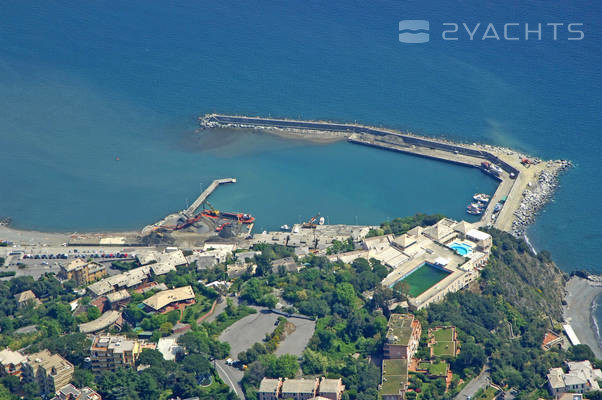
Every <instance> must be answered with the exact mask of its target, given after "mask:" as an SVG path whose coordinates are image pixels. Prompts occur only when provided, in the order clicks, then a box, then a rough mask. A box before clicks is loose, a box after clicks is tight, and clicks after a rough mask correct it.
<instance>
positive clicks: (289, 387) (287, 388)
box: [282, 378, 318, 394]
mask: <svg viewBox="0 0 602 400" xmlns="http://www.w3.org/2000/svg"><path fill="white" fill-rule="evenodd" d="M317 386H318V379H317V378H316V379H285V380H284V383H283V384H282V393H312V394H313V393H314V390H316V387H317Z"/></svg>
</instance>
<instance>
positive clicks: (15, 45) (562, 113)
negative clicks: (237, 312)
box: [0, 1, 602, 272]
mask: <svg viewBox="0 0 602 400" xmlns="http://www.w3.org/2000/svg"><path fill="white" fill-rule="evenodd" d="M446 5H447V3H445V2H443V1H433V2H430V3H429V4H428V5H425V4H424V2H418V1H407V2H397V1H377V2H375V3H373V4H371V5H370V6H365V7H366V8H364V6H363V5H362V4H361V3H348V2H345V1H332V2H329V3H328V4H325V3H324V2H318V1H309V2H285V3H278V2H254V1H250V2H235V3H231V4H230V5H224V4H213V3H211V4H200V3H198V2H180V3H178V4H177V5H168V4H167V3H159V2H142V1H132V2H127V3H124V4H120V5H119V6H117V5H114V4H111V5H108V4H107V3H105V2H99V1H91V2H46V1H44V2H42V1H38V2H36V1H33V2H26V3H23V2H22V3H18V2H13V3H8V2H5V3H3V4H1V5H0V11H1V13H2V15H3V17H4V18H3V23H2V24H0V149H2V153H1V156H0V170H1V171H2V173H1V175H0V176H1V178H0V183H1V184H2V189H1V195H0V215H9V216H11V217H13V219H14V225H15V226H17V227H22V228H38V229H53V230H54V229H58V230H64V231H83V230H109V229H111V230H112V229H136V228H139V227H141V226H143V225H145V224H147V223H149V222H152V221H154V220H156V219H157V218H158V217H160V216H162V215H164V214H166V213H167V212H170V211H173V210H176V209H181V208H183V207H184V206H185V205H186V199H187V198H188V200H189V201H192V198H194V196H196V195H197V194H198V192H199V189H200V185H207V184H208V183H209V182H210V181H211V180H212V179H215V178H218V177H224V176H236V177H237V178H239V183H237V184H236V185H232V186H230V187H226V188H220V189H219V190H218V191H217V192H216V193H215V195H214V196H212V198H211V201H212V202H213V203H214V205H215V206H216V207H219V208H222V209H235V210H244V211H248V212H251V213H253V214H255V215H256V216H257V218H258V229H263V228H274V227H277V226H279V225H281V224H283V223H289V224H290V223H293V222H297V221H298V220H299V219H306V218H308V217H309V216H311V215H313V214H314V213H315V212H317V211H320V212H321V213H322V214H323V215H326V216H328V217H329V220H330V222H331V223H336V222H346V223H355V222H358V223H364V224H368V223H378V222H381V221H382V220H385V219H387V218H393V217H395V216H399V215H407V214H413V213H415V212H418V211H423V212H441V213H445V214H448V215H450V216H451V217H454V218H462V217H465V214H464V207H465V205H466V204H467V202H468V201H469V200H470V195H471V194H472V193H475V192H491V190H493V187H494V183H493V182H492V181H490V180H489V179H488V178H487V177H485V176H484V175H481V174H480V173H478V172H477V171H470V170H466V169H463V168H460V167H455V166H450V165H448V164H442V163H437V162H429V161H426V160H421V159H419V158H413V157H410V156H403V155H400V154H394V153H387V152H384V151H377V150H374V149H368V148H362V147H359V146H354V145H349V144H346V143H336V144H332V145H315V144H310V143H305V142H297V141H285V140H283V139H280V138H275V137H271V136H266V135H257V134H253V135H244V134H241V133H240V132H239V133H232V132H221V133H219V136H216V133H215V132H213V133H212V132H203V133H201V134H200V135H197V134H195V129H196V127H197V126H196V117H197V116H198V115H199V114H202V113H206V112H213V111H219V112H224V113H240V114H256V115H257V114H259V115H270V114H271V115H273V116H285V117H302V118H307V119H314V118H325V119H332V120H338V121H358V122H363V123H366V124H373V125H384V126H389V127H392V128H400V129H410V130H413V131H415V132H418V133H423V134H429V135H437V136H439V135H441V136H446V137H450V138H454V139H457V140H468V141H482V142H487V143H492V144H500V145H506V146H510V147H513V148H517V149H519V150H524V151H526V152H529V153H531V154H534V155H537V156H541V157H544V158H566V159H571V160H573V161H574V162H575V168H574V169H572V170H570V171H569V172H568V173H567V174H565V175H564V176H563V177H562V179H561V186H560V188H559V190H558V192H557V194H556V197H555V201H554V202H553V203H551V204H549V205H548V206H547V207H546V208H545V209H544V211H543V213H542V214H541V215H540V216H539V217H538V220H537V223H536V224H535V225H534V226H533V227H532V228H531V229H530V231H529V236H530V238H531V241H532V242H533V244H534V245H535V247H536V248H538V249H542V248H545V249H550V250H551V251H552V253H553V256H554V258H555V260H556V261H557V262H558V264H559V265H560V266H561V268H563V269H565V270H572V269H575V268H581V267H588V268H590V269H593V270H595V271H597V272H602V266H601V265H599V264H598V259H599V257H598V256H599V248H600V242H601V240H602V232H600V229H599V221H600V220H601V217H602V211H601V209H600V207H599V206H598V204H600V200H599V199H600V198H601V196H602V190H601V189H600V188H601V187H602V182H601V180H602V179H601V178H600V173H599V172H598V171H599V163H600V153H601V150H602V149H601V145H600V142H601V141H600V136H599V135H600V131H601V129H600V128H601V123H600V109H601V96H602V90H601V89H602V88H601V86H602V85H601V80H602V78H601V75H600V67H599V66H600V65H601V61H602V56H601V53H600V51H599V50H600V44H601V40H600V29H599V21H600V20H601V18H600V17H601V16H602V12H601V10H600V7H601V6H600V4H598V3H596V4H590V3H589V2H586V1H576V2H572V3H571V4H570V5H569V4H566V5H564V3H562V4H551V3H549V2H534V3H530V4H524V3H523V2H518V1H516V2H506V3H499V5H483V4H482V2H477V1H468V2H463V3H461V4H459V5H456V6H455V7H453V9H451V8H450V7H446ZM577 10H582V11H577ZM402 19H427V20H430V23H431V30H432V32H431V41H430V42H429V43H425V44H419V45H418V44H415V45H409V44H403V43H399V41H398V22H399V20H402ZM516 21H520V22H521V23H523V22H529V23H531V24H537V23H538V22H541V23H544V24H545V23H547V22H564V23H569V22H582V23H583V24H584V28H583V29H584V31H585V38H584V40H582V41H567V40H565V39H566V31H565V30H564V31H561V33H560V34H559V37H560V38H561V40H557V41H554V40H552V39H551V36H550V32H549V31H545V30H544V35H543V40H541V41H537V40H530V41H524V40H519V41H513V42H509V41H483V40H474V41H470V40H468V39H467V36H466V34H464V35H463V36H462V38H463V39H462V40H458V41H455V42H447V41H442V40H441V37H440V32H437V30H439V31H440V30H441V29H440V28H441V24H442V23H444V22H456V23H459V24H461V23H462V22H467V23H468V24H471V26H474V24H476V23H479V22H480V23H482V24H484V25H485V24H487V23H489V22H492V23H494V24H496V25H497V27H498V28H500V27H503V24H504V23H506V22H516ZM484 25H483V26H484ZM481 29H483V28H481ZM479 32H480V35H482V33H483V30H481V31H479ZM477 37H478V36H477ZM116 157H119V158H120V161H118V162H117V161H115V158H116ZM566 243H578V245H575V246H566V245H565V244H566ZM557 249H562V251H556V250H557Z"/></svg>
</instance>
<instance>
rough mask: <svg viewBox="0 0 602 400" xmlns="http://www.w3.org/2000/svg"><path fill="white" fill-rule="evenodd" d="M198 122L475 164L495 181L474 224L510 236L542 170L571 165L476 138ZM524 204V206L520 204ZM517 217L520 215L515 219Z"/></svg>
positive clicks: (241, 120)
mask: <svg viewBox="0 0 602 400" xmlns="http://www.w3.org/2000/svg"><path fill="white" fill-rule="evenodd" d="M199 123H200V125H201V127H203V128H248V129H260V130H265V131H272V132H274V131H276V132H277V131H284V132H287V133H294V134H295V135H299V136H300V137H305V138H307V139H320V138H321V137H324V136H326V135H339V136H341V137H343V138H345V139H346V140H347V141H348V142H350V143H355V144H360V145H365V146H371V147H376V148H381V149H386V150H390V151H396V152H400V153H406V154H411V155H415V156H420V157H426V158H430V159H434V160H439V161H446V162H450V163H454V164H458V165H463V166H466V167H471V168H478V169H480V170H481V171H483V172H484V173H486V174H488V175H490V176H492V177H493V178H494V179H496V180H497V181H498V182H499V185H498V187H497V189H496V191H495V193H494V194H493V195H492V196H491V199H490V201H489V204H488V206H487V209H486V210H485V211H484V212H483V214H482V216H481V220H480V221H479V222H477V223H476V226H494V227H496V228H498V229H500V230H504V231H508V232H511V233H513V234H515V236H522V234H523V233H524V229H525V226H526V224H527V223H528V219H529V218H530V216H525V215H521V214H520V213H518V211H520V210H522V209H534V210H535V211H536V210H537V206H539V207H541V205H542V204H543V203H544V202H545V199H535V200H532V199H526V195H527V192H528V191H529V190H533V188H537V187H539V186H543V185H542V182H541V175H542V174H544V173H547V172H551V173H549V174H548V175H549V176H551V177H552V178H551V179H555V176H556V175H557V173H558V172H559V171H560V170H562V169H563V168H565V167H566V166H568V165H570V163H568V162H565V161H560V160H559V161H547V162H545V161H542V160H538V159H534V158H531V161H530V162H529V163H524V158H525V156H524V155H522V154H519V153H517V152H515V151H513V150H510V149H507V148H502V147H495V146H489V145H482V144H476V143H472V144H467V143H455V142H451V141H446V140H442V139H434V138H428V137H424V136H419V135H415V134H412V133H405V132H399V131H395V130H391V129H385V128H376V127H370V126H364V125H360V124H346V123H335V122H329V121H303V120H293V119H279V118H262V117H249V116H236V115H224V114H207V115H204V116H202V117H200V118H199ZM484 165H494V166H496V169H497V170H494V169H491V168H487V167H484ZM546 183H549V182H546ZM527 200H528V201H531V202H532V203H533V202H534V203H536V206H535V207H534V206H533V204H525V203H526V202H527ZM497 203H503V206H502V208H501V210H500V211H499V212H498V213H494V207H495V205H496V204H497ZM526 205H527V206H529V207H525V206H526ZM535 211H532V213H533V212H535ZM517 214H518V215H517ZM517 219H519V221H518V222H517Z"/></svg>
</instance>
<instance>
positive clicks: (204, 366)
mask: <svg viewBox="0 0 602 400" xmlns="http://www.w3.org/2000/svg"><path fill="white" fill-rule="evenodd" d="M182 368H183V369H184V371H187V372H191V373H193V374H195V375H196V376H201V375H205V374H207V373H209V372H210V371H211V364H210V363H209V360H207V358H206V357H205V356H202V355H200V354H189V355H187V356H186V357H184V359H183V360H182Z"/></svg>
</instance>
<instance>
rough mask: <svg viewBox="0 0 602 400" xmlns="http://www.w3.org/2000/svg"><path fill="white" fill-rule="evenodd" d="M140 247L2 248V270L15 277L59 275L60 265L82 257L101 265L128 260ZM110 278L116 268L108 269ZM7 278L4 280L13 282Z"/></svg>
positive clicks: (116, 271)
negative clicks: (46, 274) (11, 273)
mask: <svg viewBox="0 0 602 400" xmlns="http://www.w3.org/2000/svg"><path fill="white" fill-rule="evenodd" d="M136 251H140V249H139V248H135V249H134V248H123V247H66V246H52V247H47V246H29V247H18V248H11V247H8V248H7V247H5V248H0V257H3V258H5V261H4V267H2V268H1V269H0V271H15V276H25V275H27V276H32V277H34V278H35V279H37V278H38V277H40V276H41V275H43V274H45V273H55V274H57V273H58V272H59V270H60V264H63V265H66V264H68V263H70V262H71V261H73V260H75V259H77V258H81V259H84V260H88V259H91V260H93V261H96V262H98V263H107V264H109V263H111V262H112V261H119V260H121V261H127V260H131V259H132V258H133V257H134V256H135V252H136ZM107 271H108V273H109V275H113V274H117V273H119V272H120V271H118V270H116V269H111V268H108V269H107ZM10 278H11V277H6V278H3V279H10Z"/></svg>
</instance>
